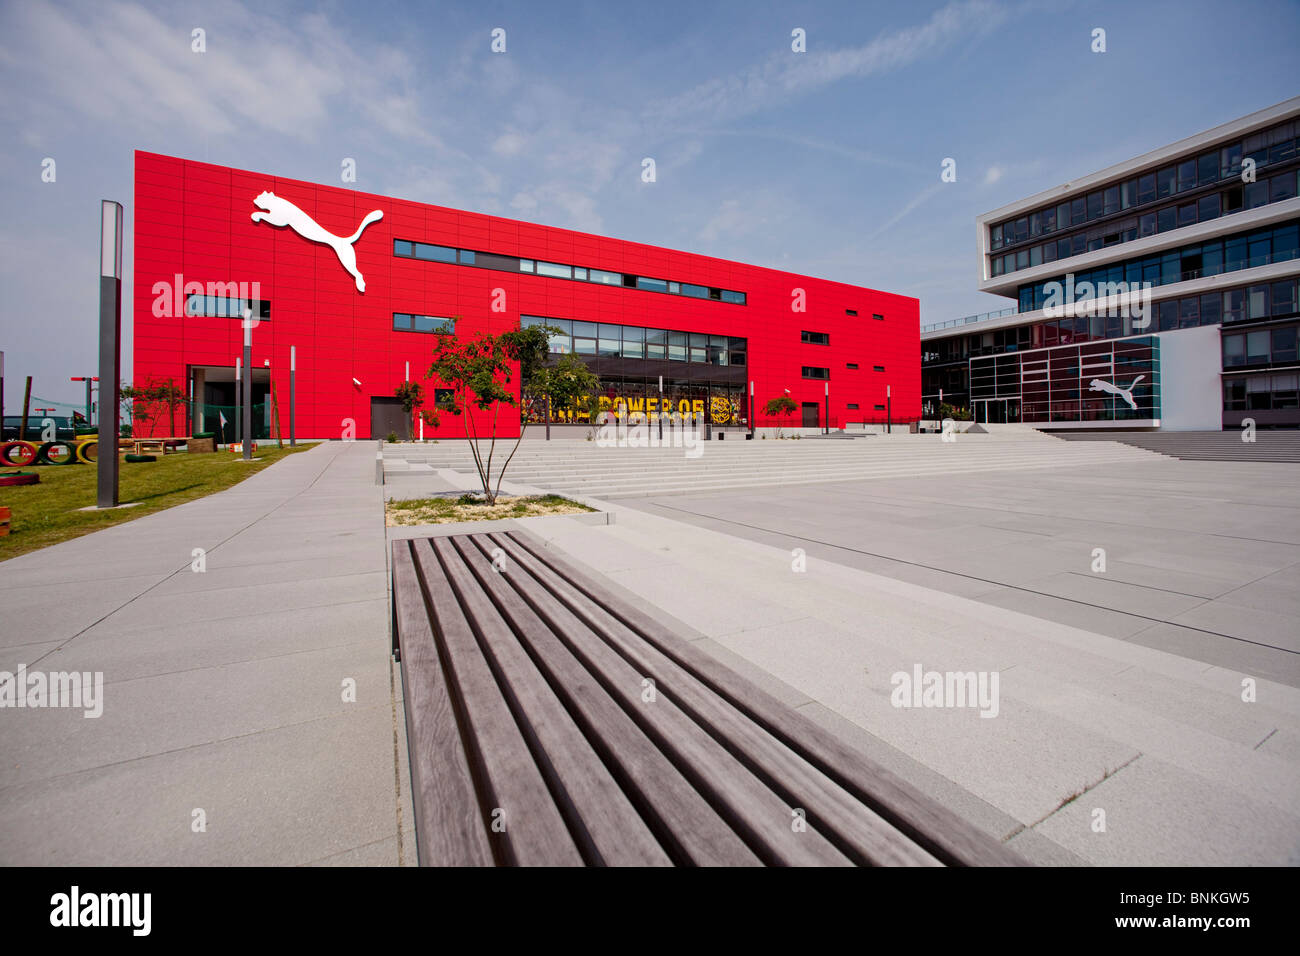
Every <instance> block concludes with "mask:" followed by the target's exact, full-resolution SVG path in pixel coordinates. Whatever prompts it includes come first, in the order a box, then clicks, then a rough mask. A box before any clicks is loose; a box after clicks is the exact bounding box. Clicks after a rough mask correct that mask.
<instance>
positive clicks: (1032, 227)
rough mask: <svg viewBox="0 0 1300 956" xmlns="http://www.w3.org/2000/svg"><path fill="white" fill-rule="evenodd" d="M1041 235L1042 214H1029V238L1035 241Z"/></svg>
mask: <svg viewBox="0 0 1300 956" xmlns="http://www.w3.org/2000/svg"><path fill="white" fill-rule="evenodd" d="M1042 234H1043V214H1042V213H1038V212H1031V213H1030V214H1029V238H1030V239H1037V238H1038V237H1039V236H1041V235H1042Z"/></svg>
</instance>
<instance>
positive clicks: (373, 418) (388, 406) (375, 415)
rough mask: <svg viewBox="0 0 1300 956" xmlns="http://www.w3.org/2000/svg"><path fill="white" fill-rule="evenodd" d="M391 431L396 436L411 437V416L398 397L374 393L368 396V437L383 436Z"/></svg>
mask: <svg viewBox="0 0 1300 956" xmlns="http://www.w3.org/2000/svg"><path fill="white" fill-rule="evenodd" d="M390 432H392V433H393V434H395V435H397V437H398V438H406V439H409V438H410V437H411V416H409V415H407V414H406V409H404V408H403V407H402V400H401V399H400V398H393V397H391V396H390V397H385V396H383V395H374V396H371V398H370V437H371V438H384V437H387V435H388V434H389V433H390Z"/></svg>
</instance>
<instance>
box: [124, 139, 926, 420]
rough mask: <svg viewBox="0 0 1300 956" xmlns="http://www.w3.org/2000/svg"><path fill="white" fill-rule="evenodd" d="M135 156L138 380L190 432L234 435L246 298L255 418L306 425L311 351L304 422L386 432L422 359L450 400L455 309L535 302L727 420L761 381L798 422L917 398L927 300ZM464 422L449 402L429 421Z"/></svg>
mask: <svg viewBox="0 0 1300 956" xmlns="http://www.w3.org/2000/svg"><path fill="white" fill-rule="evenodd" d="M135 159H136V164H135V208H134V217H135V219H134V223H135V260H134V268H135V282H134V301H133V313H134V349H135V353H134V370H135V371H134V376H135V383H136V384H137V385H139V384H143V383H145V382H147V381H149V380H151V379H152V380H154V381H162V380H166V379H171V380H172V381H173V382H175V383H176V384H177V385H180V386H182V388H184V389H185V390H186V391H187V392H188V394H190V395H191V396H192V398H193V400H194V403H195V413H194V416H195V420H194V421H193V422H192V424H191V426H190V427H191V430H192V431H196V432H197V431H215V432H217V433H218V438H219V440H227V441H228V440H233V438H234V434H233V405H234V400H235V398H234V396H235V389H234V379H235V375H234V371H235V365H236V359H237V358H238V357H240V356H241V355H242V349H243V329H242V323H241V322H240V321H239V317H240V315H241V313H242V311H243V307H244V305H245V304H248V305H250V307H251V308H252V309H253V314H254V315H255V316H256V317H257V319H258V321H257V323H256V324H255V327H254V328H253V331H252V363H251V365H252V377H253V388H254V400H253V403H254V412H255V424H254V434H255V436H261V435H266V434H271V433H272V430H273V428H274V427H275V425H274V422H275V420H276V419H277V418H278V422H279V428H280V431H281V432H282V433H283V434H285V435H287V434H288V431H289V384H290V383H289V376H290V366H291V362H292V364H293V365H294V366H295V367H296V382H295V419H294V425H295V433H296V435H297V437H299V438H323V439H330V438H340V437H344V438H346V437H356V438H365V437H382V436H383V434H384V433H386V431H387V430H388V428H387V423H388V422H389V421H391V413H392V406H393V404H394V399H393V394H394V390H395V389H396V388H397V386H398V385H400V384H401V383H402V382H403V381H404V380H406V378H407V376H408V374H409V377H410V380H412V381H419V382H421V383H422V384H423V385H424V386H425V392H426V404H429V405H432V402H433V400H434V395H435V391H434V390H435V389H436V388H437V387H438V386H439V384H440V383H437V382H433V381H427V380H426V379H425V377H424V376H425V373H426V371H427V370H428V366H429V363H430V357H431V354H432V350H433V345H434V341H435V340H434V338H433V336H432V335H430V334H428V333H429V332H431V331H432V329H433V328H435V327H437V326H438V325H441V324H442V323H444V322H446V321H449V320H454V327H455V331H456V334H457V335H465V334H468V335H473V334H475V333H476V332H479V331H485V332H491V333H495V332H499V331H503V330H505V329H507V328H513V327H516V326H517V325H519V323H520V322H521V321H523V322H525V323H529V322H533V323H536V322H540V321H542V320H545V323H546V324H548V325H555V326H559V327H561V328H564V329H565V331H566V335H565V336H557V337H556V338H554V339H553V340H552V342H553V345H552V348H553V350H555V351H568V350H573V351H575V352H576V353H578V354H579V355H581V356H582V357H583V359H584V361H586V362H587V363H588V364H589V365H590V366H591V367H592V368H593V369H594V370H595V371H596V372H597V374H598V375H599V376H600V378H601V381H602V384H603V386H604V388H605V390H606V393H607V395H608V397H609V398H610V399H612V400H614V402H616V403H617V404H619V405H623V404H626V406H627V407H629V408H630V409H631V410H633V411H636V410H640V409H643V408H644V409H647V410H649V411H654V410H656V409H658V408H661V407H668V408H671V409H672V410H673V411H679V410H686V409H688V408H695V409H703V410H705V412H706V414H707V415H709V416H711V417H712V418H713V420H714V423H715V425H718V426H736V427H741V425H742V423H746V422H748V420H749V418H750V408H749V399H748V393H749V383H750V382H753V383H754V395H755V399H756V404H757V405H758V406H760V407H761V406H762V405H763V404H764V403H765V402H766V401H767V400H768V399H771V398H774V397H776V396H779V395H782V394H789V395H790V397H791V398H792V399H793V400H794V402H795V403H796V405H797V406H799V410H798V411H796V412H795V413H794V415H793V417H792V419H791V420H790V421H788V422H787V423H786V424H793V425H799V424H807V423H812V421H813V419H814V418H815V423H816V424H817V425H818V426H822V425H825V424H827V421H828V417H829V424H830V425H831V426H832V427H843V426H844V425H846V424H849V425H851V424H853V423H858V422H869V423H874V422H884V421H885V418H886V414H887V413H888V414H889V415H890V416H891V418H892V420H893V421H894V422H901V421H908V420H913V419H916V418H917V417H919V415H920V365H919V354H920V344H919V334H920V332H919V312H918V303H917V300H916V299H913V298H909V297H906V296H901V295H894V294H891V293H887V292H879V291H875V290H872V289H865V288H859V287H857V286H851V285H846V284H843V283H839V282H830V281H826V280H822V279H814V278H809V277H807V276H800V275H795V274H793V273H788V272H781V271H777V270H773V269H764V268H760V267H757V266H750V265H744V264H742V263H737V262H729V261H727V260H723V259H715V258H712V257H709V256H701V255H693V254H691V253H686V252H677V251H674V250H670V249H663V248H659V247H656V246H648V245H643V244H641V243H637V242H628V241H624V240H619V239H609V238H605V237H601V236H593V235H588V234H585V233H580V232H573V231H570V230H567V229H555V228H550V227H547V226H538V225H533V224H530V223H524V222H518V221H515V220H511V219H503V218H500V217H497V216H487V215H481V214H478V213H472V212H464V211H460V210H455V209H448V208H444V207H441V206H431V205H426V204H423V203H415V202H408V201H405V200H401V199H391V198H388V197H384V196H376V195H373V194H368V193H362V192H358V191H354V190H351V189H347V188H339V187H332V186H321V185H316V184H312V183H304V182H299V181H296V180H289V179H283V178H280V177H276V176H268V175H264V174H260V173H252V172H247V171H244V170H238V169H230V168H226V167H222V166H213V165H210V164H207V163H198V162H192V161H189V160H184V159H177V158H173V157H168V156H161V155H157V154H154V153H144V152H137V153H136V157H135ZM266 194H271V195H266ZM376 212H378V213H380V214H382V215H380V216H376V215H374V214H375V213H376ZM363 288H364V291H362V289H363ZM408 370H409V371H408ZM660 377H662V378H663V379H664V383H665V385H664V398H663V399H662V400H661V399H660V398H659V391H658V381H659V379H660ZM827 393H829V394H827ZM887 396H888V397H887ZM828 408H829V416H828V411H827V410H828ZM386 414H387V415H388V416H389V417H388V418H385V417H384V416H385V415H386ZM757 423H758V424H759V425H760V426H762V425H768V424H777V423H776V422H769V421H766V420H765V419H764V417H763V416H762V415H761V414H760V415H759V416H758V418H757ZM480 425H481V426H482V427H484V428H486V427H488V425H489V423H488V422H486V421H484V422H482V423H480ZM499 428H500V433H501V434H503V435H515V434H518V431H517V426H516V425H514V424H513V423H505V424H504V427H500V426H499ZM372 432H375V434H372ZM464 433H465V426H464V423H463V422H462V421H460V420H458V419H456V418H455V417H449V416H444V417H443V420H442V424H441V425H440V427H439V428H437V429H428V430H426V432H425V435H426V437H439V436H440V435H441V437H458V436H463V435H464Z"/></svg>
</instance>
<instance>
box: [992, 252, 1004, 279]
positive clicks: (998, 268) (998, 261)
mask: <svg viewBox="0 0 1300 956" xmlns="http://www.w3.org/2000/svg"><path fill="white" fill-rule="evenodd" d="M992 262H993V274H994V275H995V276H1000V275H1002V257H1001V256H993V258H992Z"/></svg>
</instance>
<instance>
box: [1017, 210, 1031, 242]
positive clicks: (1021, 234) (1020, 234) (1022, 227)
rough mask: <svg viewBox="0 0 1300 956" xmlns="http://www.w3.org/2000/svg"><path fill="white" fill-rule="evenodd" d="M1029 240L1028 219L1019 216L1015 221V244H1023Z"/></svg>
mask: <svg viewBox="0 0 1300 956" xmlns="http://www.w3.org/2000/svg"><path fill="white" fill-rule="evenodd" d="M1028 238H1029V217H1028V216H1021V217H1020V218H1019V219H1017V220H1016V242H1024V241H1025V240H1026V239H1028Z"/></svg>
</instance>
